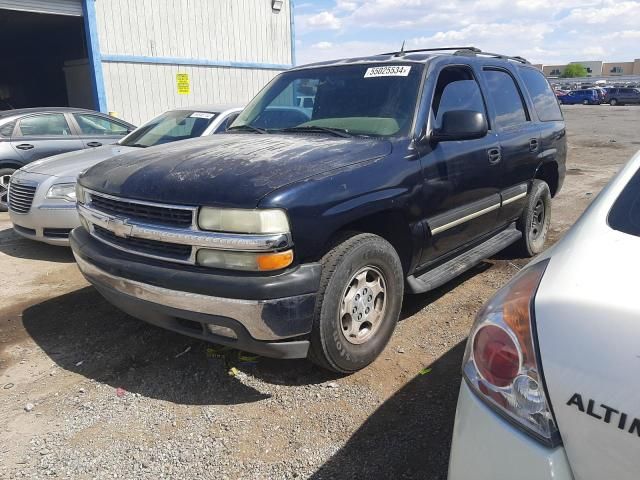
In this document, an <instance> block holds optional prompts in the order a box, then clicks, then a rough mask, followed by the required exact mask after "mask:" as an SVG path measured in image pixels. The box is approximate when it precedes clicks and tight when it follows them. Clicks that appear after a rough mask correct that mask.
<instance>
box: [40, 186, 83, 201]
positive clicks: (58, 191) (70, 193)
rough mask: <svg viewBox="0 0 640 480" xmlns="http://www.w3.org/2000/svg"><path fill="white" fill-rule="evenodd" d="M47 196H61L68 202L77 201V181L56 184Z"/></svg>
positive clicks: (60, 197)
mask: <svg viewBox="0 0 640 480" xmlns="http://www.w3.org/2000/svg"><path fill="white" fill-rule="evenodd" d="M47 198H59V199H61V200H66V201H68V202H75V201H76V184H75V183H60V184H58V185H54V186H53V187H51V188H50V189H49V191H48V192H47Z"/></svg>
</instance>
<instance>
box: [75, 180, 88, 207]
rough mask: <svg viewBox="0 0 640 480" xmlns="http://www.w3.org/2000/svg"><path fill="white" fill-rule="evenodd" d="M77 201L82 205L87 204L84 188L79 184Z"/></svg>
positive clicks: (77, 185)
mask: <svg viewBox="0 0 640 480" xmlns="http://www.w3.org/2000/svg"><path fill="white" fill-rule="evenodd" d="M76 201H77V202H78V203H82V204H84V203H87V199H86V196H85V190H84V187H83V186H82V185H80V184H79V183H76Z"/></svg>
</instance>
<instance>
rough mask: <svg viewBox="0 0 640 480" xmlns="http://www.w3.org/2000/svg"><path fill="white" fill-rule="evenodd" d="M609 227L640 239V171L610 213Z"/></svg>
mask: <svg viewBox="0 0 640 480" xmlns="http://www.w3.org/2000/svg"><path fill="white" fill-rule="evenodd" d="M609 226H610V227H611V228H613V229H614V230H618V231H620V232H624V233H628V234H629V235H635V236H636V237H640V170H638V171H637V172H636V174H635V175H634V176H633V178H632V179H631V181H630V182H629V183H628V184H627V186H626V187H625V188H624V190H623V191H622V193H621V194H620V196H619V197H618V199H617V200H616V202H615V203H614V204H613V208H612V209H611V211H610V212H609Z"/></svg>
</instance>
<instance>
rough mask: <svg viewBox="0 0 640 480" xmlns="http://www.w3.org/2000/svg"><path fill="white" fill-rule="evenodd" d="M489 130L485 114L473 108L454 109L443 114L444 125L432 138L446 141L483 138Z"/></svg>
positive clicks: (437, 140) (436, 140)
mask: <svg viewBox="0 0 640 480" xmlns="http://www.w3.org/2000/svg"><path fill="white" fill-rule="evenodd" d="M488 131H489V125H488V124H487V119H486V117H485V116H484V114H482V113H480V112H474V111H472V110H452V111H449V112H445V113H444V114H443V115H442V127H441V128H440V129H438V130H435V131H434V132H433V133H432V135H431V140H433V141H435V142H446V141H455V140H473V139H475V138H483V137H485V136H486V135H487V132H488Z"/></svg>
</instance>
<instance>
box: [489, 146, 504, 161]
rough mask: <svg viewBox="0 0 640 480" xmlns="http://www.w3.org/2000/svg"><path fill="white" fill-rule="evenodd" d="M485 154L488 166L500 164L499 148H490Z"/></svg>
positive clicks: (500, 154)
mask: <svg viewBox="0 0 640 480" xmlns="http://www.w3.org/2000/svg"><path fill="white" fill-rule="evenodd" d="M487 154H488V155H489V165H496V164H497V163H500V160H502V153H501V152H500V148H497V147H495V148H490V149H489V150H487Z"/></svg>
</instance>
